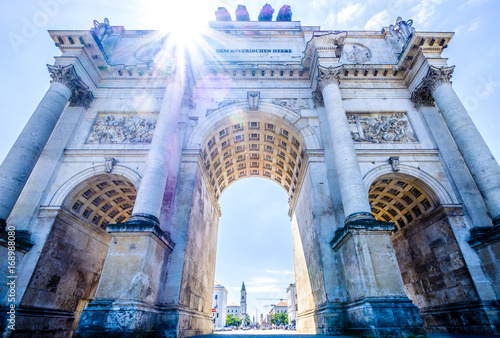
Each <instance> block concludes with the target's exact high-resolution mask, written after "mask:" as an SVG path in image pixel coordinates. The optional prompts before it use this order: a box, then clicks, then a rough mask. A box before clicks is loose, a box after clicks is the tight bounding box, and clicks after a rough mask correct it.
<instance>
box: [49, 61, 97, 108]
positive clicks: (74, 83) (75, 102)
mask: <svg viewBox="0 0 500 338" xmlns="http://www.w3.org/2000/svg"><path fill="white" fill-rule="evenodd" d="M47 68H48V70H49V73H50V77H51V78H52V80H51V81H50V83H53V82H59V83H62V84H63V85H65V86H66V87H68V88H69V89H70V90H71V92H72V95H71V97H70V99H69V103H70V106H72V107H85V108H88V107H90V104H91V103H92V101H93V100H94V95H93V93H92V92H91V91H90V89H89V87H88V86H87V85H86V84H85V83H83V82H82V80H81V79H80V78H79V77H78V75H77V74H76V72H75V67H74V66H73V65H68V66H61V65H58V66H53V65H47Z"/></svg>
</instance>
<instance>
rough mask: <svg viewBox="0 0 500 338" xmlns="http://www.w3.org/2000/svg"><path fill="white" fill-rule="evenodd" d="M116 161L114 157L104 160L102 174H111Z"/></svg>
mask: <svg viewBox="0 0 500 338" xmlns="http://www.w3.org/2000/svg"><path fill="white" fill-rule="evenodd" d="M116 163H118V161H117V160H116V159H115V158H114V157H106V158H104V172H105V173H107V174H110V173H112V172H113V167H114V166H115V164H116Z"/></svg>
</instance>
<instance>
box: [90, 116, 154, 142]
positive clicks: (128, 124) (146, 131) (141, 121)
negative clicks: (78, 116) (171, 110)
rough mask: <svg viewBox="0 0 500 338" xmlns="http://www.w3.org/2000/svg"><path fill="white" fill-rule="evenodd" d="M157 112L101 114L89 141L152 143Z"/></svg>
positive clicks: (93, 127)
mask: <svg viewBox="0 0 500 338" xmlns="http://www.w3.org/2000/svg"><path fill="white" fill-rule="evenodd" d="M155 126H156V114H141V115H140V116H139V115H132V114H127V115H121V114H99V116H98V118H97V120H96V122H95V123H94V125H93V126H92V132H91V133H90V136H89V138H88V140H87V143H101V144H103V143H105V144H110V143H151V140H152V139H153V133H154V130H155Z"/></svg>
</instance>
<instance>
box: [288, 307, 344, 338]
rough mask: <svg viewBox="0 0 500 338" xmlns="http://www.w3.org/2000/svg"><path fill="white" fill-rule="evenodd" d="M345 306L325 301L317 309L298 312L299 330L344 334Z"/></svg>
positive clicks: (307, 332)
mask: <svg viewBox="0 0 500 338" xmlns="http://www.w3.org/2000/svg"><path fill="white" fill-rule="evenodd" d="M344 317H345V316H344V306H343V305H342V304H340V303H337V304H334V303H325V304H322V305H320V306H318V307H316V308H315V309H310V310H308V311H304V312H302V313H299V314H297V332H299V333H301V334H322V335H331V336H335V335H342V334H343V333H344Z"/></svg>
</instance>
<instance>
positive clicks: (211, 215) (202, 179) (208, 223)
mask: <svg viewBox="0 0 500 338" xmlns="http://www.w3.org/2000/svg"><path fill="white" fill-rule="evenodd" d="M246 109H248V105H243V104H233V105H230V106H226V107H224V108H222V109H220V110H218V111H215V112H211V113H209V115H208V116H207V118H206V119H205V120H204V121H203V122H202V123H200V124H199V125H198V126H196V127H195V129H194V131H193V133H192V135H191V137H190V139H189V141H188V142H187V144H188V149H185V150H184V156H183V160H182V163H181V170H180V173H181V175H180V177H179V178H180V180H179V186H178V188H177V190H178V197H180V198H181V199H178V200H177V201H178V202H177V205H183V207H181V208H180V209H182V210H180V212H177V213H176V215H177V217H179V215H184V216H183V218H182V219H180V218H177V219H174V220H171V221H170V223H171V224H173V225H174V227H173V228H171V229H172V231H171V233H172V237H173V240H174V241H175V242H176V249H179V248H182V249H181V250H179V251H177V253H176V252H173V257H172V262H171V265H170V268H169V271H173V269H175V270H177V269H180V270H182V275H181V276H179V278H180V280H179V279H178V280H177V281H178V282H179V284H180V288H179V289H177V290H178V291H177V292H178V294H179V304H180V305H181V306H186V307H188V308H190V309H197V311H198V312H197V313H198V315H199V317H198V319H193V316H192V315H189V316H188V315H187V314H186V320H185V321H183V320H180V321H179V322H180V323H181V324H180V325H181V326H182V327H179V330H180V331H183V332H186V333H187V334H198V333H201V331H202V330H204V329H206V330H205V332H209V331H211V329H212V328H213V323H212V316H211V306H212V294H213V283H214V277H215V276H214V274H215V257H216V250H217V232H218V222H219V216H220V210H219V206H218V199H219V198H220V196H221V194H222V193H223V192H224V191H225V189H227V187H228V186H229V185H231V184H233V183H235V182H237V181H238V180H241V179H244V178H249V177H261V178H265V179H268V180H271V181H273V182H274V183H276V184H278V185H279V186H280V187H281V188H282V189H284V190H285V192H286V193H287V194H288V196H289V205H290V209H289V212H288V214H289V216H290V217H291V223H292V238H293V250H294V268H295V269H294V270H295V281H296V286H297V298H298V304H299V305H298V316H297V318H298V319H297V329H298V331H300V332H307V333H330V334H331V333H340V332H341V330H342V325H343V324H342V323H340V321H341V320H340V316H338V318H339V320H338V321H337V320H327V315H328V314H329V313H331V312H332V311H336V310H335V309H334V310H332V309H331V308H328V309H327V307H326V306H325V304H327V303H328V302H334V301H335V300H336V301H337V302H338V299H340V298H341V297H342V296H341V295H340V294H339V293H340V292H341V291H339V290H341V287H340V285H339V284H340V283H339V274H338V269H337V266H336V264H335V262H334V258H333V257H332V252H331V247H330V243H329V239H331V238H332V237H333V234H334V232H335V228H334V227H335V222H334V220H333V210H332V208H331V206H330V205H331V204H330V203H329V202H328V203H325V201H330V189H329V187H328V182H327V178H326V176H327V175H326V169H325V163H324V159H323V152H322V149H319V144H320V143H319V142H318V137H317V136H316V134H315V132H314V129H313V128H312V127H311V126H310V125H309V122H308V119H303V118H301V116H300V115H298V114H296V113H294V112H293V111H290V110H288V109H285V108H283V107H281V106H277V105H274V104H270V103H262V104H261V105H260V110H259V111H247V110H246ZM191 192H192V193H191ZM165 221H166V222H168V220H165ZM179 231H187V237H186V239H185V240H184V241H183V239H182V238H181V237H180V236H178V237H177V238H175V236H176V233H178V232H179ZM169 283H170V284H169ZM170 285H171V286H172V287H173V286H174V285H175V283H174V278H171V279H170V281H167V289H169V287H170ZM338 311H341V310H340V309H338ZM181 316H182V314H181ZM330 317H332V316H330ZM333 317H335V316H333ZM201 318H203V319H201ZM335 318H336V317H335ZM193 321H197V322H196V323H194V322H193ZM201 322H203V324H200V323H201ZM191 327H197V328H198V330H199V331H196V332H193V331H190V328H191ZM200 327H201V329H200ZM203 328H204V329H203Z"/></svg>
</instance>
